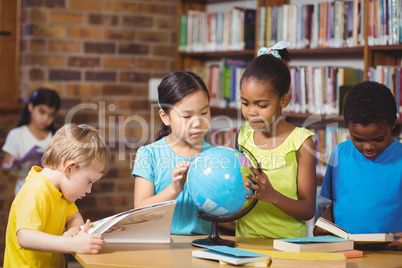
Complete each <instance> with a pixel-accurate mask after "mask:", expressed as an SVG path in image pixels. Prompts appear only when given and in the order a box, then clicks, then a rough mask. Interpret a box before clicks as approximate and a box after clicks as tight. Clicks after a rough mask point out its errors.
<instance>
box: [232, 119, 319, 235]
mask: <svg viewBox="0 0 402 268" xmlns="http://www.w3.org/2000/svg"><path fill="white" fill-rule="evenodd" d="M313 135H314V133H313V132H311V131H309V130H307V129H305V128H295V129H294V130H293V131H292V133H291V134H290V135H289V136H288V137H287V138H286V140H285V141H284V142H283V143H282V144H281V145H279V146H278V147H276V148H275V149H272V150H262V149H259V148H258V147H257V146H256V144H255V143H254V130H253V129H252V128H251V127H250V125H249V123H248V122H246V123H245V124H244V125H243V126H242V128H241V130H240V133H239V138H238V139H239V144H240V145H242V146H244V147H246V148H247V149H248V150H249V151H250V152H251V153H252V154H253V155H254V156H255V158H256V159H257V161H258V162H260V163H261V168H262V170H263V171H264V173H265V174H267V176H268V178H269V181H270V182H271V184H272V186H273V187H274V188H275V190H277V191H279V192H280V193H282V194H283V195H285V196H287V197H289V198H292V199H295V200H297V199H298V193H297V170H298V164H297V159H296V151H297V150H299V148H300V146H301V145H302V144H303V143H304V141H305V140H306V139H307V138H309V137H311V136H313ZM306 233H307V231H306V223H305V221H303V220H299V219H296V218H294V217H292V216H290V215H288V214H286V213H284V212H283V211H282V210H280V209H278V208H277V207H276V206H274V205H273V204H271V203H267V202H262V201H258V203H257V204H256V206H255V207H254V208H253V209H252V210H251V211H250V212H249V213H248V214H246V215H245V216H244V217H242V218H240V219H239V220H238V221H237V224H236V236H240V237H264V238H292V237H303V236H306Z"/></svg>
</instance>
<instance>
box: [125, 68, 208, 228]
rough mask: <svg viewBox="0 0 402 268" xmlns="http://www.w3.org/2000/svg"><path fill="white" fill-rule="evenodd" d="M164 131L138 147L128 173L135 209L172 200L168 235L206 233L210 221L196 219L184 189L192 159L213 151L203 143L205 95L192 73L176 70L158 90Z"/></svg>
mask: <svg viewBox="0 0 402 268" xmlns="http://www.w3.org/2000/svg"><path fill="white" fill-rule="evenodd" d="M158 94H159V96H158V98H159V100H158V101H159V107H160V110H159V115H160V118H161V119H162V127H161V129H160V130H159V132H158V133H157V134H156V135H155V142H154V143H151V144H149V145H147V146H142V147H140V148H139V149H138V152H137V155H136V159H135V162H134V169H133V172H132V175H133V177H134V178H135V188H134V207H141V206H145V205H150V204H155V203H159V202H163V201H168V200H173V199H176V200H177V203H176V208H175V211H174V214H173V221H172V228H171V233H172V234H182V235H196V234H208V233H209V232H210V230H211V223H209V222H207V221H205V220H201V219H199V218H197V217H196V214H197V212H198V209H197V207H196V205H195V204H194V202H193V201H192V198H191V196H190V194H189V193H188V189H187V187H184V184H185V181H186V176H187V171H188V168H189V165H190V163H191V161H192V160H193V159H194V157H195V156H196V155H198V154H199V153H200V152H202V151H204V150H206V149H208V148H210V147H211V145H210V144H208V143H206V142H204V141H203V138H204V136H205V134H206V133H207V131H208V129H209V125H210V119H211V113H210V108H209V93H208V90H207V88H206V86H205V84H204V82H203V81H202V80H201V79H200V78H199V77H198V76H197V75H195V74H193V73H191V72H174V73H170V74H168V75H167V76H165V77H164V78H163V80H162V81H161V83H160V85H159V86H158Z"/></svg>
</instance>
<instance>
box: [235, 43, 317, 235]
mask: <svg viewBox="0 0 402 268" xmlns="http://www.w3.org/2000/svg"><path fill="white" fill-rule="evenodd" d="M288 46H290V42H280V43H278V44H276V45H275V46H274V47H273V48H269V49H266V48H263V49H261V50H260V52H259V56H258V57H257V58H255V59H254V60H253V61H251V62H250V64H249V65H248V67H247V69H246V70H245V72H244V74H243V76H242V78H241V81H240V90H241V101H242V114H243V116H244V118H245V119H246V122H245V123H244V125H243V126H242V128H241V130H240V132H239V136H238V143H239V144H240V145H242V146H244V147H245V148H247V149H248V150H249V151H250V152H251V153H252V154H253V155H254V156H255V157H256V159H257V161H258V162H260V165H261V168H262V170H263V172H262V173H260V172H258V170H256V169H252V170H253V172H254V174H255V175H256V176H255V177H254V176H248V177H249V178H250V179H251V180H252V181H254V182H255V185H254V184H252V183H246V186H247V187H249V188H252V189H255V190H257V192H256V194H255V195H247V196H246V197H247V198H250V199H259V202H258V203H257V205H256V206H255V207H254V209H253V210H251V211H250V212H249V213H248V214H246V215H245V216H244V217H242V218H240V219H239V220H238V221H237V224H236V236H240V237H266V238H291V237H303V236H306V232H307V231H306V223H305V221H307V220H309V219H311V218H312V217H313V216H314V213H315V198H316V187H317V186H316V184H317V182H316V180H317V179H316V173H315V163H316V160H315V149H314V148H315V146H314V141H313V140H312V138H311V137H312V136H313V133H312V132H310V131H309V130H307V129H305V128H298V127H295V126H293V125H292V124H290V123H288V122H287V121H285V120H284V118H283V116H282V109H284V108H285V107H286V106H288V104H289V102H290V99H291V95H290V94H289V93H288V92H289V87H290V72H289V69H288V67H287V66H286V64H285V63H284V62H283V61H282V60H281V56H280V53H279V51H280V50H281V49H284V48H286V47H288Z"/></svg>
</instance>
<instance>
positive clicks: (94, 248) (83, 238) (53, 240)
mask: <svg viewBox="0 0 402 268" xmlns="http://www.w3.org/2000/svg"><path fill="white" fill-rule="evenodd" d="M89 225H90V221H89V220H87V222H86V223H85V226H84V227H83V228H82V230H81V231H80V232H79V233H78V234H77V235H76V236H74V237H66V236H58V235H51V234H47V233H44V232H40V231H36V230H29V229H21V230H19V231H18V232H17V238H18V244H19V245H20V246H21V247H23V248H25V249H29V250H35V251H41V252H53V253H87V254H97V253H99V250H100V249H101V246H102V245H104V244H105V241H104V240H103V238H102V236H101V235H98V234H93V235H90V234H88V233H87V231H88V229H89Z"/></svg>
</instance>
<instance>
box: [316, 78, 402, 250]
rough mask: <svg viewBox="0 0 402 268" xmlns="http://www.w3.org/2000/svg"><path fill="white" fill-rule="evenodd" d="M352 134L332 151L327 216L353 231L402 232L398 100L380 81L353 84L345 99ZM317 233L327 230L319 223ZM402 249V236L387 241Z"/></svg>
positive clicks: (323, 191)
mask: <svg viewBox="0 0 402 268" xmlns="http://www.w3.org/2000/svg"><path fill="white" fill-rule="evenodd" d="M343 114H344V118H345V123H346V125H347V126H348V129H349V133H350V137H351V139H350V140H348V141H345V142H343V143H341V144H339V145H338V146H337V147H336V148H335V149H334V151H333V152H332V153H331V157H330V159H329V163H328V167H327V171H326V173H325V177H324V181H323V185H322V188H321V195H322V196H323V197H325V198H328V199H330V200H332V202H331V204H330V205H329V207H328V208H327V209H326V210H325V212H324V214H323V216H322V217H324V218H325V219H327V220H329V221H331V222H334V223H335V224H337V225H338V226H340V227H342V228H343V229H345V230H347V231H348V232H349V233H351V234H358V233H393V235H394V237H395V238H398V237H399V238H400V237H402V199H401V196H402V144H401V143H400V142H399V141H398V140H396V139H394V138H392V129H393V128H394V127H395V123H396V114H397V110H396V103H395V99H394V97H393V95H392V93H391V91H390V90H389V89H388V88H387V87H386V86H384V85H382V84H379V83H376V82H368V81H366V82H362V83H360V84H357V85H355V86H354V87H353V88H352V89H350V91H349V93H348V94H347V96H346V99H345V102H344V110H343ZM314 235H328V233H327V232H326V231H325V230H323V229H321V228H319V227H315V229H314ZM384 247H385V248H388V249H397V250H402V241H401V240H395V241H394V242H391V243H388V244H386V245H384Z"/></svg>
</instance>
